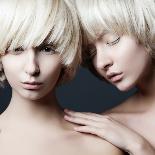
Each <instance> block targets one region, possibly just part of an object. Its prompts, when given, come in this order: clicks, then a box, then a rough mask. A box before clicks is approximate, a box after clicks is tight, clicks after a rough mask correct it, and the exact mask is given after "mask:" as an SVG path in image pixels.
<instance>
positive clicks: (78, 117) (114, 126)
mask: <svg viewBox="0 0 155 155" xmlns="http://www.w3.org/2000/svg"><path fill="white" fill-rule="evenodd" d="M65 112H66V113H67V115H65V117H64V118H65V119H66V120H67V121H70V122H73V123H77V124H81V125H82V126H79V127H76V128H75V130H76V131H78V132H83V133H91V134H94V135H97V136H98V137H100V138H102V139H105V140H107V141H109V142H110V143H112V144H113V145H115V146H117V147H119V148H120V149H122V150H124V151H126V152H128V153H129V154H130V155H155V150H154V149H153V147H152V146H151V145H150V143H149V142H148V141H147V140H146V139H145V138H144V137H143V136H141V135H140V134H138V133H137V132H135V131H133V130H132V129H130V128H128V127H126V126H125V125H123V124H122V123H120V122H118V121H116V120H114V119H113V118H112V117H110V116H107V115H99V114H94V113H81V112H73V111H69V110H65Z"/></svg>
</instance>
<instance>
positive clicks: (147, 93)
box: [137, 68, 155, 111]
mask: <svg viewBox="0 0 155 155" xmlns="http://www.w3.org/2000/svg"><path fill="white" fill-rule="evenodd" d="M137 88H138V90H139V92H138V94H137V96H138V97H139V98H140V99H142V103H143V105H146V106H147V107H148V108H149V109H150V107H151V109H153V110H154V111H155V93H154V90H155V69H154V68H153V69H151V71H149V73H146V74H145V77H143V78H142V79H141V80H139V83H138V85H137Z"/></svg>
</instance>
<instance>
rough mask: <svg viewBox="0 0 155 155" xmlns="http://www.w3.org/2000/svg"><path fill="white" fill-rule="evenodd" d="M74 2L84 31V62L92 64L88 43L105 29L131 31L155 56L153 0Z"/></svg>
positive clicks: (119, 33)
mask: <svg viewBox="0 0 155 155" xmlns="http://www.w3.org/2000/svg"><path fill="white" fill-rule="evenodd" d="M75 5H76V8H77V11H78V15H79V18H80V21H81V25H82V28H83V30H84V33H85V36H84V40H85V43H84V44H85V46H84V51H83V54H84V57H83V59H84V65H86V66H88V67H90V66H91V67H90V68H93V66H92V64H91V63H90V60H89V59H90V58H89V57H90V53H89V51H88V50H89V48H87V47H86V46H88V43H93V42H94V41H95V40H96V39H97V38H98V37H100V36H101V35H102V34H104V32H109V33H115V34H117V35H119V36H122V35H124V34H125V35H132V36H134V37H136V38H137V39H138V41H139V43H141V44H142V45H144V46H145V47H146V48H147V49H148V51H149V52H150V54H152V56H153V57H154V55H155V53H154V52H155V1H154V0H143V1H140V0H84V1H82V0H75ZM93 48H94V47H93ZM90 50H91V49H90ZM89 65H90V66H89ZM93 72H96V71H95V70H94V71H93ZM95 74H96V73H95Z"/></svg>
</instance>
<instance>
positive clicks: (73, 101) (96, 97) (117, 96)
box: [0, 68, 135, 113]
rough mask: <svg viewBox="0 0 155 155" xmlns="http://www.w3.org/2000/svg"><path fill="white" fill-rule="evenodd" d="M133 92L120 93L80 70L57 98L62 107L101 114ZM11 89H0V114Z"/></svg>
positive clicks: (86, 71) (64, 86)
mask: <svg viewBox="0 0 155 155" xmlns="http://www.w3.org/2000/svg"><path fill="white" fill-rule="evenodd" d="M134 92H135V89H132V90H130V91H128V92H120V91H118V90H117V89H116V88H115V87H113V86H112V85H110V84H107V83H105V82H103V81H100V80H98V79H97V78H96V77H94V76H93V75H92V74H91V73H90V72H89V71H88V70H87V69H83V68H80V69H79V71H78V72H77V75H76V77H75V78H74V80H72V81H71V82H69V83H67V84H64V85H62V86H60V87H59V88H58V89H57V97H58V99H59V101H60V104H61V106H62V107H64V108H65V107H66V108H70V109H73V110H76V111H91V112H102V111H104V110H106V109H109V108H112V107H114V106H116V105H118V104H119V103H121V102H122V101H123V100H125V99H126V98H128V97H129V96H130V95H132V94H133V93H134ZM10 95H11V89H10V87H9V86H7V87H6V88H5V89H0V113H2V112H3V111H4V110H5V109H6V107H7V106H8V103H9V101H10V97H11V96H10Z"/></svg>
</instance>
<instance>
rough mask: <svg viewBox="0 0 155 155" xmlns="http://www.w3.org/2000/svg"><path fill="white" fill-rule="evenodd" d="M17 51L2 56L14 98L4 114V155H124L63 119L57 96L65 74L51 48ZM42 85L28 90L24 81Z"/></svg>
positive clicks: (0, 143)
mask: <svg viewBox="0 0 155 155" xmlns="http://www.w3.org/2000/svg"><path fill="white" fill-rule="evenodd" d="M37 49H40V48H29V49H15V51H9V52H8V53H7V54H6V55H4V56H2V57H1V59H2V65H3V68H4V72H5V75H6V78H7V80H8V82H9V84H10V85H11V87H12V98H11V101H10V104H9V106H8V108H7V109H6V110H5V111H4V112H3V113H2V114H1V115H0V131H1V132H0V154H3V155H21V154H22V155H51V154H53V155H60V154H61V155H73V154H74V155H104V154H105V155H107V154H110V155H121V154H122V152H121V151H120V150H119V149H117V148H116V147H115V146H113V145H112V144H110V143H108V142H106V141H103V140H101V139H99V138H98V137H96V136H93V135H85V134H81V133H77V132H75V131H74V130H73V128H74V127H75V126H77V125H73V124H71V123H69V122H66V121H65V120H64V119H63V116H64V112H63V110H62V109H61V108H60V107H59V104H58V101H57V99H56V96H55V87H56V85H57V82H58V79H59V75H60V72H61V68H62V65H61V61H60V57H59V55H58V54H57V53H55V51H53V50H52V48H50V47H49V45H45V46H44V47H42V48H41V49H40V50H37ZM32 80H35V81H37V82H41V83H42V86H41V88H39V89H36V90H31V89H26V88H25V87H24V85H23V84H22V82H25V81H32Z"/></svg>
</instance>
